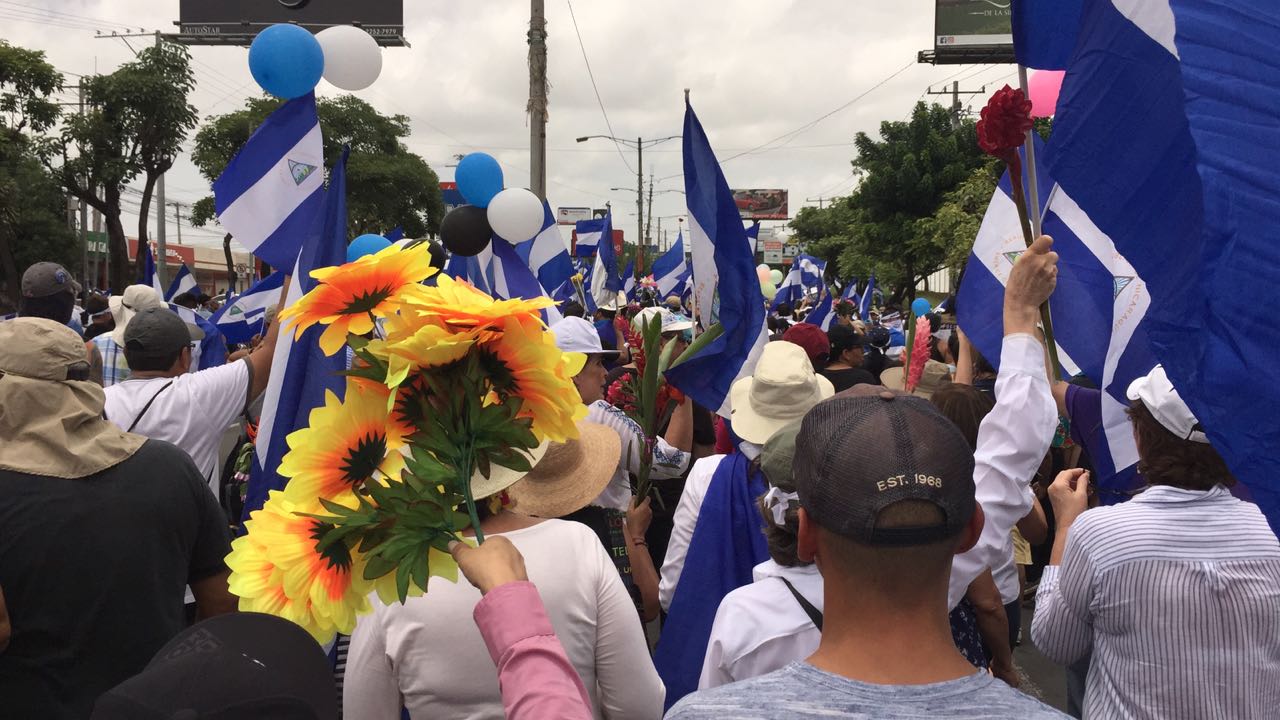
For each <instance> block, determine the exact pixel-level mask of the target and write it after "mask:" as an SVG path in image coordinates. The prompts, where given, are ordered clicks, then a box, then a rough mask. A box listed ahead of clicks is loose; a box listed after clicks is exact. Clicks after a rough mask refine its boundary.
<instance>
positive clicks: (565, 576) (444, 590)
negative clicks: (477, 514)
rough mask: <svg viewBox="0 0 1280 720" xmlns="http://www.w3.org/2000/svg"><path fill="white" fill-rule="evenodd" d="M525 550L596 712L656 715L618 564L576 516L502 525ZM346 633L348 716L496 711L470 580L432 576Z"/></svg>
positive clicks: (659, 688)
mask: <svg viewBox="0 0 1280 720" xmlns="http://www.w3.org/2000/svg"><path fill="white" fill-rule="evenodd" d="M503 537H505V538H507V539H508V540H510V541H511V542H512V544H514V545H515V546H516V548H517V549H518V550H519V551H520V554H521V555H523V556H524V562H525V569H526V570H527V571H528V574H529V580H531V581H532V582H533V584H534V585H536V586H537V587H538V594H539V595H541V596H542V604H543V605H544V606H545V607H546V609H547V615H548V616H549V617H550V618H551V625H552V626H553V627H554V628H555V631H556V637H557V638H559V640H560V644H561V645H563V646H564V651H565V654H566V655H568V657H569V661H570V662H572V663H573V666H574V668H575V669H577V671H578V675H579V676H580V677H581V678H582V684H583V685H584V686H585V687H586V689H587V693H588V695H590V697H591V703H592V706H593V710H594V713H595V717H597V718H603V717H608V718H610V720H622V719H625V718H643V719H648V720H656V718H659V717H661V716H662V701H663V699H664V697H665V695H666V693H665V690H664V688H663V685H662V680H661V679H659V677H658V672H657V670H655V669H654V666H653V660H652V659H650V657H649V646H648V644H647V643H646V641H645V637H644V632H643V630H642V628H641V625H640V618H639V616H638V615H637V614H636V608H635V605H634V604H633V603H632V601H631V597H630V595H628V594H627V591H626V588H624V587H623V585H622V580H621V578H620V577H619V576H618V570H617V568H616V567H615V566H614V564H613V562H612V561H611V560H610V559H609V556H608V554H607V553H606V552H605V549H604V546H603V545H601V544H600V540H599V538H597V537H596V534H595V533H594V532H592V530H591V529H590V528H588V527H587V526H586V525H582V524H580V523H575V522H568V521H564V520H544V521H542V522H540V523H538V524H537V525H534V526H532V527H528V528H524V529H521V530H515V531H513V532H509V533H503ZM369 600H370V602H371V603H372V605H373V612H372V613H371V614H369V615H365V616H364V617H361V618H360V619H359V621H358V622H357V624H356V630H355V633H354V634H353V635H352V636H351V648H350V650H349V652H348V653H347V670H346V677H345V678H344V681H343V700H342V704H343V709H344V714H345V716H346V717H349V718H361V719H362V720H364V719H366V718H367V719H368V720H398V719H399V717H400V706H401V703H402V702H403V704H404V707H406V708H407V709H408V710H409V714H410V715H412V716H413V717H415V718H450V719H451V720H455V719H456V720H467V719H471V720H478V719H481V718H485V719H489V718H491V719H493V720H501V718H503V716H504V715H503V709H502V694H501V692H500V690H499V688H498V672H497V669H496V668H495V667H494V665H493V660H492V659H491V658H490V657H489V651H488V650H487V649H486V647H485V644H484V640H483V639H482V638H481V636H480V631H479V630H478V629H477V628H476V625H475V621H474V620H473V619H472V612H473V611H474V609H475V605H476V603H477V602H479V601H480V591H479V590H476V589H475V588H474V587H472V586H471V584H470V583H468V582H467V581H466V580H465V579H464V578H462V577H461V576H459V578H458V582H457V583H451V582H449V581H448V580H444V579H442V578H439V577H433V578H431V582H430V583H429V584H428V587H427V593H426V595H424V596H422V597H416V598H409V600H408V601H407V602H406V603H405V604H404V605H400V604H399V603H393V604H391V605H384V604H382V603H381V602H380V601H379V600H378V598H377V596H376V594H375V595H372V596H370V598H369Z"/></svg>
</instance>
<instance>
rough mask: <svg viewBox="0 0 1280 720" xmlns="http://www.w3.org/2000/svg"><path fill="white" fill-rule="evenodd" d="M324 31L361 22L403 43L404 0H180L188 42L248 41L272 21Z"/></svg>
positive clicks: (384, 39)
mask: <svg viewBox="0 0 1280 720" xmlns="http://www.w3.org/2000/svg"><path fill="white" fill-rule="evenodd" d="M276 23H294V24H295V25H301V26H302V27H304V28H306V29H308V30H310V31H311V32H319V31H320V30H323V29H325V28H326V27H330V26H333V25H358V26H359V27H360V28H361V29H363V30H364V31H365V32H367V33H369V34H370V35H372V36H373V37H374V39H376V40H377V41H378V44H379V45H404V44H405V41H404V0H361V2H351V0H179V3H178V21H177V22H176V23H174V24H175V25H177V26H178V34H177V35H176V36H173V37H172V38H171V39H173V40H176V41H178V42H180V43H184V44H187V45H248V44H249V43H250V42H252V40H253V37H254V36H255V35H257V34H258V31H259V30H262V29H263V28H264V27H266V26H268V25H275V24H276Z"/></svg>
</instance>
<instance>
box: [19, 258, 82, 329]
mask: <svg viewBox="0 0 1280 720" xmlns="http://www.w3.org/2000/svg"><path fill="white" fill-rule="evenodd" d="M79 295H80V283H78V282H76V281H75V279H74V278H72V276H71V273H69V272H67V270H66V268H64V267H62V266H61V265H59V264H58V263H54V262H38V263H36V264H34V265H32V266H31V267H29V268H27V270H26V272H24V273H22V300H21V301H20V302H19V304H18V316H19V317H41V318H47V319H49V320H53V321H54V322H59V323H62V324H63V325H67V324H68V323H70V322H71V313H72V310H73V309H74V308H75V306H76V298H77V297H78V296H79Z"/></svg>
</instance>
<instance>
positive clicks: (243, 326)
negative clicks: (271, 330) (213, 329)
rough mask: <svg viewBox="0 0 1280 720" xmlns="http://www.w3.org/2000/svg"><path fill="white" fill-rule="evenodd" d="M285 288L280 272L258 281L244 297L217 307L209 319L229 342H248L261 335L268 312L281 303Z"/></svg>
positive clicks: (282, 275) (282, 272)
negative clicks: (216, 310) (282, 292)
mask: <svg viewBox="0 0 1280 720" xmlns="http://www.w3.org/2000/svg"><path fill="white" fill-rule="evenodd" d="M282 287H284V271H283V270H277V271H275V272H273V273H271V274H270V275H268V276H266V277H265V278H263V279H261V280H259V281H258V282H257V283H256V284H255V285H254V286H253V287H251V288H249V289H248V290H246V291H245V292H244V293H243V294H242V295H240V296H238V297H236V298H235V299H234V300H231V301H230V302H228V303H227V304H226V305H223V306H222V307H220V308H218V312H216V313H214V314H213V317H211V318H209V320H210V322H212V323H213V324H214V325H216V326H218V330H220V331H221V332H222V336H223V337H225V338H226V340H227V342H229V343H247V342H249V341H250V340H252V339H253V336H254V335H260V334H262V329H263V326H264V324H265V323H264V320H265V319H266V316H267V310H269V309H270V308H273V307H275V306H276V304H277V303H279V302H280V288H282Z"/></svg>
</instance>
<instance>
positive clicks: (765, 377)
mask: <svg viewBox="0 0 1280 720" xmlns="http://www.w3.org/2000/svg"><path fill="white" fill-rule="evenodd" d="M835 393H836V389H835V386H834V385H832V384H831V381H830V380H828V379H826V378H825V377H823V376H821V375H818V374H817V373H815V372H814V371H813V363H812V362H810V361H809V356H808V355H807V354H806V353H805V350H804V348H802V347H800V346H799V345H796V344H794V343H789V342H786V341H779V342H771V343H768V344H767V345H765V346H764V350H763V351H761V353H760V360H759V362H757V363H756V369H755V373H754V374H752V375H751V377H744V378H742V379H740V380H738V381H737V382H735V383H734V384H733V385H732V386H731V387H730V388H729V408H730V411H731V412H730V417H729V422H730V423H732V425H733V432H734V434H735V435H737V436H738V437H740V438H742V439H743V440H746V441H747V442H752V443H755V444H757V445H763V444H765V442H767V441H768V440H769V438H770V437H772V436H773V434H774V433H775V432H777V431H779V430H781V429H782V428H784V427H786V426H787V425H790V424H791V423H793V422H795V421H796V420H799V419H800V418H802V417H804V414H805V413H807V412H809V409H810V408H812V407H813V406H814V405H817V404H818V403H820V402H822V401H823V400H826V399H827V398H829V397H831V396H832V395H834V394H835Z"/></svg>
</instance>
